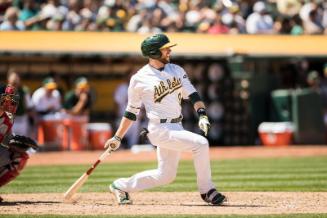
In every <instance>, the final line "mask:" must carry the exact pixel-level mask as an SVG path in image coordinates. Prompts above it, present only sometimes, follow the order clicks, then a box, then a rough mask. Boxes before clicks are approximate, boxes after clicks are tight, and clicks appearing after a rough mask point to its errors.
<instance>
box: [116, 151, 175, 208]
mask: <svg viewBox="0 0 327 218" xmlns="http://www.w3.org/2000/svg"><path fill="white" fill-rule="evenodd" d="M157 158H158V168H157V169H153V170H147V171H143V172H140V173H137V174H135V175H133V176H131V177H129V178H120V179H117V180H115V181H114V182H113V184H112V185H111V189H113V188H114V189H116V190H111V191H112V192H114V191H116V193H115V192H114V193H115V195H116V197H117V195H120V196H122V200H120V199H118V202H120V201H124V202H130V201H126V198H129V196H127V195H128V192H136V191H141V190H144V189H149V188H153V187H157V186H160V185H165V184H168V183H170V182H172V181H173V180H174V179H175V177H176V174H177V167H178V162H179V158H180V152H179V151H174V150H169V149H165V148H161V147H158V148H157ZM126 194H127V195H126ZM118 197H119V196H118ZM118 197H117V198H118ZM121 204H124V203H121Z"/></svg>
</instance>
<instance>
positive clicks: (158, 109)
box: [105, 34, 226, 205]
mask: <svg viewBox="0 0 327 218" xmlns="http://www.w3.org/2000/svg"><path fill="white" fill-rule="evenodd" d="M175 45H176V44H174V43H171V42H170V41H169V39H168V37H167V36H166V35H164V34H156V35H153V36H151V37H148V38H146V39H145V40H144V41H143V42H142V45H141V50H142V54H143V56H145V57H147V58H149V62H148V64H147V65H145V66H144V67H142V68H141V69H140V70H139V71H138V72H137V73H136V74H135V75H133V76H132V78H131V80H130V84H129V88H128V104H127V108H126V112H125V114H124V116H123V118H122V120H121V123H120V125H119V127H118V129H117V131H116V133H115V135H114V136H113V137H112V138H111V139H108V140H107V141H106V143H105V148H108V147H109V146H110V147H111V148H112V150H116V149H117V148H118V147H119V146H120V143H121V140H122V138H123V137H124V135H125V133H126V131H127V130H128V128H129V127H130V126H131V125H132V123H133V122H134V121H135V120H136V117H137V114H138V113H139V110H140V107H141V104H144V106H145V110H146V115H147V117H148V118H149V125H148V130H149V132H148V138H149V140H150V142H151V143H152V144H153V145H155V146H157V158H158V168H157V169H154V170H148V171H144V172H140V173H137V174H135V175H133V176H131V177H129V178H120V179H117V180H115V181H114V182H113V183H112V184H111V185H110V186H109V189H110V191H111V192H112V193H113V194H114V195H115V197H116V198H117V200H118V203H119V204H131V203H132V200H131V198H130V195H129V193H130V192H136V191H141V190H145V189H149V188H153V187H156V186H160V185H164V184H168V183H171V182H172V181H173V180H174V179H175V177H176V174H177V167H178V162H179V159H180V153H181V152H182V151H190V152H192V153H193V157H194V166H195V170H196V175H197V186H198V190H199V192H200V194H201V198H202V199H203V200H204V201H205V202H207V203H209V204H212V205H220V204H222V203H223V202H224V201H225V200H226V197H225V196H224V195H222V194H221V193H219V192H217V190H216V188H215V186H214V184H213V182H212V179H211V168H210V159H209V144H208V140H207V139H206V138H205V137H203V136H201V135H198V134H195V133H192V132H190V131H186V130H184V129H183V126H182V123H181V121H182V115H181V102H182V99H189V100H190V101H191V102H192V104H193V106H194V109H195V110H196V111H197V113H198V115H199V123H198V124H199V127H200V129H201V130H202V131H203V133H204V135H207V133H208V130H209V127H210V123H209V120H208V117H207V115H206V109H205V105H204V103H203V102H202V101H201V99H200V97H199V94H198V93H197V91H196V90H195V88H194V87H193V85H192V84H191V83H190V81H189V79H188V77H187V74H186V73H185V71H184V70H183V68H181V67H180V66H178V65H175V64H171V63H170V55H171V54H170V53H171V47H173V46H175Z"/></svg>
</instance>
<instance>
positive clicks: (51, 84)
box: [42, 77, 57, 89]
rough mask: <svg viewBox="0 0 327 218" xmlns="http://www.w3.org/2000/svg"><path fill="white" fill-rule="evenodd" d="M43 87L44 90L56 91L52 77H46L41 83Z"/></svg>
mask: <svg viewBox="0 0 327 218" xmlns="http://www.w3.org/2000/svg"><path fill="white" fill-rule="evenodd" d="M42 84H43V87H45V88H46V89H56V88H57V83H56V82H55V81H54V79H53V78H52V77H47V78H45V79H44V80H43V82H42Z"/></svg>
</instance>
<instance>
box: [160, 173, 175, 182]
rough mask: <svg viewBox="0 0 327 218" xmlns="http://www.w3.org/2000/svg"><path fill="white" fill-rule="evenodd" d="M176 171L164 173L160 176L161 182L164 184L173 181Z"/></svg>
mask: <svg viewBox="0 0 327 218" xmlns="http://www.w3.org/2000/svg"><path fill="white" fill-rule="evenodd" d="M176 174H177V173H176V172H169V173H167V172H166V173H162V174H161V175H160V176H159V180H160V183H161V184H162V185H164V184H169V183H172V182H173V181H174V180H175V178H176Z"/></svg>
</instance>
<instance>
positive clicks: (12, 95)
mask: <svg viewBox="0 0 327 218" xmlns="http://www.w3.org/2000/svg"><path fill="white" fill-rule="evenodd" d="M18 102H19V95H17V94H16V92H15V88H14V87H13V86H7V87H6V90H5V93H2V94H1V97H0V107H1V109H2V110H4V111H6V112H8V113H12V114H15V113H16V110H17V107H18Z"/></svg>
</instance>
